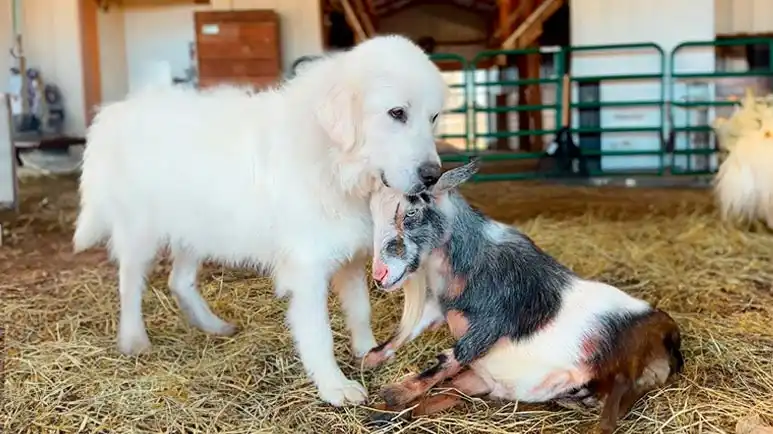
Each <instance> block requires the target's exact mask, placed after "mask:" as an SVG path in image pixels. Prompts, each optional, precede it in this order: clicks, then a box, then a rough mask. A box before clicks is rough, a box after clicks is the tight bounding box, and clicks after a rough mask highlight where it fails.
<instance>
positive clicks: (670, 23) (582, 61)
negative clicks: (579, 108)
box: [571, 0, 715, 170]
mask: <svg viewBox="0 0 773 434" xmlns="http://www.w3.org/2000/svg"><path fill="white" fill-rule="evenodd" d="M571 32H572V33H571V41H572V45H597V44H623V43H636V42H644V41H650V42H654V43H656V44H658V45H660V46H661V47H662V48H663V50H665V52H666V55H667V54H668V52H670V51H671V50H672V49H673V48H674V47H675V46H676V45H677V44H679V43H680V42H683V41H690V40H693V41H694V40H698V41H703V40H711V39H714V36H715V34H714V0H649V1H647V2H629V1H625V2H623V1H620V0H572V3H571ZM675 64H676V66H675V67H676V71H677V72H682V73H685V72H711V71H714V68H715V56H714V49H713V48H712V47H707V48H701V49H691V50H687V51H684V52H683V53H682V54H679V55H678V56H677V58H676V60H675ZM659 69H660V68H659V58H658V57H657V56H656V55H655V54H654V51H633V50H629V51H625V52H621V51H617V52H607V53H604V52H598V51H597V52H593V53H587V54H582V53H575V54H574V55H573V56H572V74H573V75H574V76H583V75H584V76H590V75H612V74H643V73H655V72H659ZM666 71H668V65H667V66H666ZM666 89H667V88H666ZM703 90H704V91H705V95H701V96H700V98H701V99H713V92H714V90H713V85H708V86H706V87H705V88H704V89H703ZM600 92H601V100H602V101H621V100H657V99H659V98H660V85H659V84H656V83H655V82H653V81H648V82H642V81H640V82H638V83H637V82H631V81H623V82H609V81H607V82H605V83H602V85H601V90H600ZM686 92H687V90H686V89H685V88H684V86H677V87H676V88H675V95H674V98H675V99H681V98H683V97H684V96H685V93H686ZM573 94H574V96H573V98H574V101H578V96H577V91H576V89H574V91H573ZM666 96H668V94H666ZM578 117H579V116H577V115H576V114H575V116H573V123H574V124H575V126H576V125H577V121H578ZM664 122H667V120H665V121H664ZM659 123H660V118H659V115H658V111H657V109H656V108H654V107H639V108H605V109H602V110H601V124H602V125H601V126H602V127H624V126H626V127H627V126H657V125H658V124H659ZM675 123H677V124H681V125H684V119H675ZM678 137H680V138H682V140H681V143H679V142H678V143H677V146H678V147H684V146H686V143H685V142H684V137H685V135H684V134H680V135H679V136H678ZM601 146H602V149H603V150H657V149H659V147H660V142H659V138H657V137H656V135H655V133H640V134H637V133H619V134H612V133H605V134H604V135H603V136H602V145H601ZM658 163H659V157H657V156H652V157H647V156H641V157H603V158H602V168H603V169H605V170H608V169H612V170H614V169H629V168H636V169H646V168H655V167H657V166H658Z"/></svg>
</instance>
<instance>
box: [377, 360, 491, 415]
mask: <svg viewBox="0 0 773 434" xmlns="http://www.w3.org/2000/svg"><path fill="white" fill-rule="evenodd" d="M438 388H441V389H449V390H443V391H441V392H439V393H437V394H435V395H432V396H421V397H419V398H417V399H416V400H414V401H412V402H411V403H410V404H408V405H407V406H406V407H405V408H410V407H414V408H413V409H411V411H409V412H405V413H402V414H401V415H400V416H401V419H409V418H414V417H418V416H426V415H430V414H433V413H438V412H441V411H444V410H448V409H450V408H453V407H455V406H457V405H459V404H460V403H461V402H462V400H463V399H462V398H463V397H462V395H464V396H470V397H477V396H483V395H487V394H489V393H491V388H490V387H489V385H488V384H487V383H486V382H485V381H483V379H482V378H480V377H479V376H478V374H476V373H475V371H473V370H471V369H465V370H463V371H462V372H461V373H459V374H458V375H456V376H455V377H453V378H451V379H449V380H446V381H444V382H443V383H442V384H440V385H439V386H438ZM388 407H389V406H388V405H387V404H381V405H378V406H376V407H375V408H376V412H374V414H373V415H372V416H371V419H372V420H374V421H379V422H384V421H393V420H394V417H395V416H394V415H392V413H387V412H385V411H391V412H396V411H402V410H404V409H405V408H401V409H397V408H392V409H389V408H388Z"/></svg>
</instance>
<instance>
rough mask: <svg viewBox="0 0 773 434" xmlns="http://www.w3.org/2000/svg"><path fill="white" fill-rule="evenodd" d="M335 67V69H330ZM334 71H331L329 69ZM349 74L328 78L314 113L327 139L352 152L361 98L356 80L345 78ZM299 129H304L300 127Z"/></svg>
mask: <svg viewBox="0 0 773 434" xmlns="http://www.w3.org/2000/svg"><path fill="white" fill-rule="evenodd" d="M330 66H335V65H330ZM330 70H331V71H334V70H335V69H334V68H330ZM347 75H348V74H338V75H335V74H328V75H327V77H325V78H326V79H327V81H326V82H325V84H324V87H323V89H320V91H319V92H320V102H319V104H318V106H317V109H316V113H315V114H316V118H317V122H319V125H320V126H321V127H322V129H323V130H324V131H325V132H326V133H327V135H328V136H329V137H330V139H331V140H332V141H333V142H335V143H336V144H338V145H339V146H341V147H342V148H343V150H345V151H348V150H351V149H352V148H353V147H354V145H355V144H356V143H357V141H358V136H359V129H360V122H361V121H362V118H361V116H360V112H361V111H362V107H360V97H359V93H358V92H359V91H358V86H359V83H358V82H357V81H356V80H350V79H348V78H347ZM299 128H303V126H300V125H299Z"/></svg>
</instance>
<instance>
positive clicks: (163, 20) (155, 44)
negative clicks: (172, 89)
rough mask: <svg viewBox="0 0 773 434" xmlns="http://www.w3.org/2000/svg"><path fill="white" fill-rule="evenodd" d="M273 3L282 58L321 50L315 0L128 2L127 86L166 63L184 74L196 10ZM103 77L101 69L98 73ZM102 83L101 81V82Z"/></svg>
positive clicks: (145, 80) (160, 70) (288, 60)
mask: <svg viewBox="0 0 773 434" xmlns="http://www.w3.org/2000/svg"><path fill="white" fill-rule="evenodd" d="M231 9H234V10H238V9H274V10H276V11H277V13H278V14H279V16H280V18H279V19H280V24H279V26H280V32H281V45H282V64H283V67H284V68H285V69H286V70H287V69H289V68H290V65H292V62H293V61H295V59H297V58H298V57H300V56H303V55H307V54H317V53H320V52H321V51H322V33H321V32H322V28H321V21H320V10H319V2H317V1H314V2H312V1H310V0H276V1H274V0H212V2H211V6H196V5H168V6H156V7H127V8H125V9H124V11H123V17H124V32H125V36H124V40H125V47H126V48H125V51H126V67H127V69H128V73H127V77H126V80H127V82H128V84H127V88H128V89H129V90H133V89H136V88H138V87H140V86H143V85H145V84H147V83H149V82H151V81H153V80H155V79H158V78H160V77H159V74H163V73H164V71H165V69H166V70H168V74H171V75H172V76H182V75H183V73H184V71H185V69H186V68H188V67H189V59H188V44H189V43H190V42H194V41H195V35H196V31H195V28H194V19H193V14H194V12H195V11H196V10H231ZM102 77H103V80H104V77H105V74H104V73H103V75H102ZM103 88H104V86H103Z"/></svg>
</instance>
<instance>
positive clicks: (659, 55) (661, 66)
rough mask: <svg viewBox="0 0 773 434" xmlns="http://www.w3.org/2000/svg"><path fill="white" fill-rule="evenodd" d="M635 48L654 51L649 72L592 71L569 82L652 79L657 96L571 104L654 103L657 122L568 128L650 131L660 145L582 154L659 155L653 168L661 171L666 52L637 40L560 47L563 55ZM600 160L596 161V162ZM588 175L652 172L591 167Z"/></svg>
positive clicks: (622, 105)
mask: <svg viewBox="0 0 773 434" xmlns="http://www.w3.org/2000/svg"><path fill="white" fill-rule="evenodd" d="M621 51H625V52H634V53H636V54H639V53H642V52H643V53H644V54H646V53H647V52H653V53H652V54H655V56H656V63H657V65H658V66H657V68H656V69H655V70H654V71H652V72H647V73H637V74H614V75H593V76H571V81H570V83H572V84H580V83H587V82H597V83H599V85H600V86H603V84H604V83H605V82H607V83H608V82H618V83H619V82H625V81H629V82H630V81H640V82H641V81H648V82H655V83H657V84H658V85H659V86H658V87H659V97H658V98H656V99H648V100H615V101H601V99H602V98H599V101H582V102H580V101H577V102H575V101H571V104H570V107H571V108H572V109H588V108H598V109H601V110H603V109H605V108H634V107H655V108H656V109H657V113H658V122H657V125H646V126H621V127H604V126H599V127H574V128H572V129H571V131H572V133H573V134H581V133H599V134H603V133H629V134H630V133H652V135H653V136H654V137H653V140H654V141H656V142H657V143H658V144H659V145H660V146H658V149H656V150H651V151H645V150H598V151H595V150H589V149H583V150H582V155H583V157H598V158H599V159H601V158H603V157H631V156H658V157H659V160H660V164H659V165H658V168H657V169H656V173H657V174H658V175H662V174H663V171H664V166H665V155H664V149H663V146H662V142H663V140H662V138H663V134H664V130H663V125H664V123H665V113H666V85H665V73H666V54H665V52H664V51H663V49H662V48H661V47H660V46H659V45H657V44H655V43H652V42H644V43H636V44H608V45H588V46H572V47H566V48H565V49H564V50H563V53H564V56H566V55H571V54H577V53H594V54H602V53H610V52H621ZM565 92H570V95H571V89H566V90H565ZM600 165H601V163H600V162H599V166H600ZM588 174H589V175H590V176H616V175H622V176H631V175H640V174H648V175H649V174H652V172H651V171H634V170H626V171H604V170H601V169H593V168H590V169H589V170H588Z"/></svg>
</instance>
